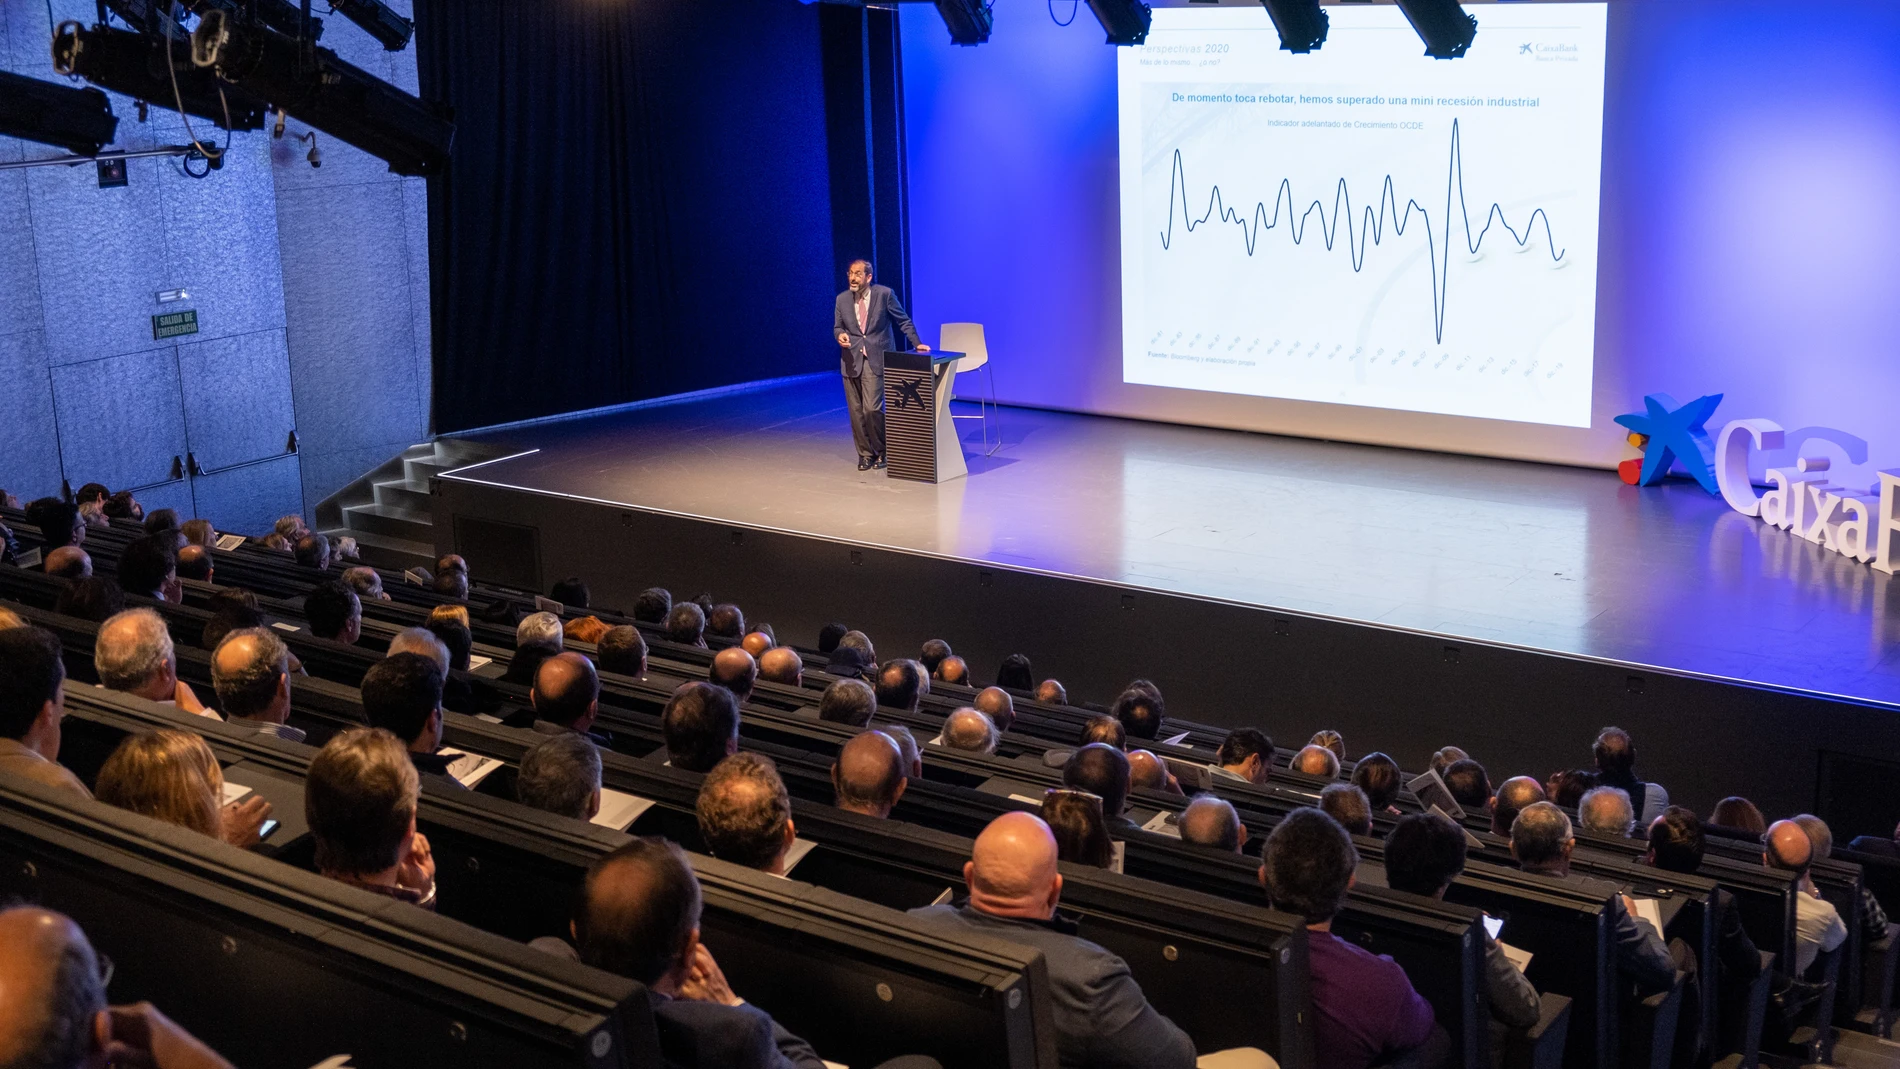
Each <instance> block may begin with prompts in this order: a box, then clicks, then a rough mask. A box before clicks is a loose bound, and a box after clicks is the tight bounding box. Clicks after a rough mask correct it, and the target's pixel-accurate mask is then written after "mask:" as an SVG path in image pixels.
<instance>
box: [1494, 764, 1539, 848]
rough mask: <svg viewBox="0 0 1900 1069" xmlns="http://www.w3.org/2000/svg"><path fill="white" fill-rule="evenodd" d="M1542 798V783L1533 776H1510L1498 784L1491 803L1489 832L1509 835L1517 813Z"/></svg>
mask: <svg viewBox="0 0 1900 1069" xmlns="http://www.w3.org/2000/svg"><path fill="white" fill-rule="evenodd" d="M1543 800H1544V785H1543V784H1541V783H1539V782H1537V777H1535V776H1512V777H1511V778H1510V779H1507V780H1505V781H1504V782H1503V783H1501V784H1499V785H1498V793H1497V796H1496V797H1495V798H1493V799H1492V804H1491V832H1492V834H1494V835H1510V834H1511V825H1512V824H1513V823H1514V822H1515V821H1516V820H1517V815H1518V814H1519V813H1522V812H1523V811H1524V810H1525V809H1528V808H1529V807H1531V806H1533V805H1536V804H1537V803H1538V802H1541V801H1543Z"/></svg>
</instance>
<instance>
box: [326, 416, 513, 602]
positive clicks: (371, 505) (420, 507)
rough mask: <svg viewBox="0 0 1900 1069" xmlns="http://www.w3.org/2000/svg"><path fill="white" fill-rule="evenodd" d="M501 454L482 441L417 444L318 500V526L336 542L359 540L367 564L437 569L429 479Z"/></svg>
mask: <svg viewBox="0 0 1900 1069" xmlns="http://www.w3.org/2000/svg"><path fill="white" fill-rule="evenodd" d="M501 455H503V453H502V451H500V450H497V449H493V448H489V447H485V446H483V445H481V444H480V443H477V442H467V441H459V440H451V439H441V440H437V441H429V442H422V443H419V444H417V445H412V446H410V447H408V448H407V449H404V450H403V451H402V452H401V453H398V454H397V455H396V456H393V457H391V458H390V459H388V460H386V461H384V462H383V463H381V464H379V465H377V466H376V467H375V468H373V469H372V470H370V471H368V472H366V473H364V474H363V475H362V476H361V477H359V478H357V479H356V480H355V481H353V482H351V483H350V484H349V485H348V486H345V487H344V488H343V489H341V490H338V491H337V492H336V493H334V494H331V495H330V496H329V497H327V498H325V499H324V500H323V501H322V502H321V503H319V504H318V505H317V511H316V527H317V529H318V530H320V531H322V532H323V533H324V534H325V535H327V536H329V538H330V540H331V541H333V542H334V541H335V540H336V539H338V538H340V537H343V536H345V535H347V536H349V537H351V538H354V539H356V544H357V546H358V548H359V549H360V550H361V552H362V557H363V561H364V563H367V564H373V565H375V566H377V567H379V568H396V569H403V568H413V567H423V568H427V569H430V570H433V569H434V565H435V558H436V539H435V530H434V522H433V515H432V512H431V507H430V504H429V479H430V477H431V476H435V475H439V474H441V473H442V472H445V471H448V470H450V469H452V468H459V467H463V466H466V465H469V464H475V463H479V462H480V461H483V460H492V459H494V458H495V457H498V456H501Z"/></svg>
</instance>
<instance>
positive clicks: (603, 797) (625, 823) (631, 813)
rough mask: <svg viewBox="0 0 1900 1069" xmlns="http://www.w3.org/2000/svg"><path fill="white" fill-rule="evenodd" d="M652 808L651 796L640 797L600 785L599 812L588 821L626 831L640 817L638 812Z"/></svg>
mask: <svg viewBox="0 0 1900 1069" xmlns="http://www.w3.org/2000/svg"><path fill="white" fill-rule="evenodd" d="M652 808H653V799H651V798H642V797H640V796H639V795H635V794H627V793H626V792H624V791H616V790H612V789H610V788H607V787H602V788H601V789H600V812H598V813H595V814H594V819H593V820H591V821H588V823H590V824H598V825H600V826H601V827H603V828H612V829H613V830H615V831H626V830H627V829H628V828H630V827H632V826H633V822H634V821H636V820H639V819H640V814H642V813H644V812H646V811H647V810H649V809H652Z"/></svg>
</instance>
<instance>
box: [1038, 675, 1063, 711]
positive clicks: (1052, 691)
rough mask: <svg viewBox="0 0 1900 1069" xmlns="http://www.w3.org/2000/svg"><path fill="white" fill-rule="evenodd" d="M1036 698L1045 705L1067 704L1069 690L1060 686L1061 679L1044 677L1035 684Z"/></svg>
mask: <svg viewBox="0 0 1900 1069" xmlns="http://www.w3.org/2000/svg"><path fill="white" fill-rule="evenodd" d="M1036 700H1037V701H1039V702H1042V703H1044V704H1046V705H1067V704H1069V692H1068V690H1066V689H1065V688H1064V687H1063V686H1062V681H1061V680H1057V679H1045V680H1043V681H1042V682H1041V683H1038V684H1036Z"/></svg>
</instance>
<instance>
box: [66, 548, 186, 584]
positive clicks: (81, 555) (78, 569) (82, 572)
mask: <svg viewBox="0 0 1900 1069" xmlns="http://www.w3.org/2000/svg"><path fill="white" fill-rule="evenodd" d="M179 563H180V564H183V563H184V558H183V557H182V556H181V557H180V558H179ZM44 564H45V567H46V574H47V575H52V576H58V577H59V578H61V579H84V578H86V577H87V576H89V575H91V574H92V557H91V556H90V555H89V554H87V552H86V551H85V550H83V549H80V548H79V547H78V546H61V547H59V548H58V549H55V550H49V551H48V552H47V554H46V559H45V561H44Z"/></svg>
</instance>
